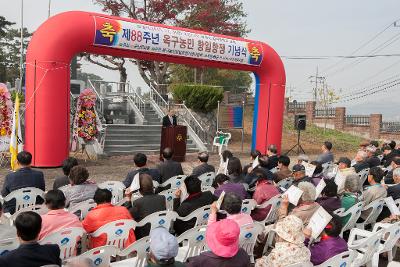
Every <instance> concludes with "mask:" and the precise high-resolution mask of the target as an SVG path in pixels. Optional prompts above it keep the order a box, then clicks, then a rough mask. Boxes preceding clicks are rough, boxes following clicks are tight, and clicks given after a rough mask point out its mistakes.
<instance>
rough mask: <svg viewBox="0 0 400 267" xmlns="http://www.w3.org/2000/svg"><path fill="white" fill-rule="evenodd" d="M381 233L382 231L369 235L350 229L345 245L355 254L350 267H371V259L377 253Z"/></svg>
mask: <svg viewBox="0 0 400 267" xmlns="http://www.w3.org/2000/svg"><path fill="white" fill-rule="evenodd" d="M382 232H383V230H379V231H377V232H374V233H371V232H369V231H366V230H361V229H358V228H353V229H351V232H350V237H349V241H348V242H347V244H348V247H349V249H351V250H353V251H354V252H355V253H356V254H355V258H354V260H353V262H352V263H351V266H352V267H359V266H363V265H367V266H372V258H373V256H374V254H375V253H376V252H377V251H378V248H379V241H380V240H381V236H382ZM358 238H361V239H358Z"/></svg>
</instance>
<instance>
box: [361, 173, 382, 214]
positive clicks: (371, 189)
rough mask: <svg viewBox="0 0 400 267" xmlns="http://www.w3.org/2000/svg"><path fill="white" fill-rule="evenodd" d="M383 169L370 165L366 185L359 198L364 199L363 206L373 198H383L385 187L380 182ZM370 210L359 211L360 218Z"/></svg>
mask: <svg viewBox="0 0 400 267" xmlns="http://www.w3.org/2000/svg"><path fill="white" fill-rule="evenodd" d="M383 174H384V173H383V170H382V169H381V168H380V167H372V168H371V169H370V170H369V173H368V183H369V184H370V186H368V187H367V188H366V189H365V190H364V192H363V194H362V196H361V200H362V201H364V206H367V205H368V204H370V203H371V202H373V201H374V200H377V199H379V198H384V197H386V195H387V192H386V189H385V187H384V186H383V185H382V184H381V181H382V179H383ZM370 212H371V210H365V211H362V212H361V216H360V219H361V221H362V220H365V219H366V218H367V217H368V215H369V214H370Z"/></svg>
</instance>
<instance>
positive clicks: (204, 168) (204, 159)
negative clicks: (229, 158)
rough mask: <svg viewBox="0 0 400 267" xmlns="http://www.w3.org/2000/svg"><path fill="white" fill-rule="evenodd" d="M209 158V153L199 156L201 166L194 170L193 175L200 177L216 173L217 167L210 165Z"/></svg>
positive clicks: (204, 152)
mask: <svg viewBox="0 0 400 267" xmlns="http://www.w3.org/2000/svg"><path fill="white" fill-rule="evenodd" d="M208 157H209V155H208V152H207V151H203V152H200V153H199V154H198V156H197V158H198V159H199V163H200V165H199V166H197V167H195V168H194V169H193V171H192V175H194V176H197V177H199V176H200V175H202V174H205V173H208V172H215V167H214V166H213V165H210V164H208Z"/></svg>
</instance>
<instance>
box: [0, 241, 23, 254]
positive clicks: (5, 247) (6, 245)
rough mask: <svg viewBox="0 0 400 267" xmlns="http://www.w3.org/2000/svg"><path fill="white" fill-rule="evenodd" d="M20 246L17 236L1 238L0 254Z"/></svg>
mask: <svg viewBox="0 0 400 267" xmlns="http://www.w3.org/2000/svg"><path fill="white" fill-rule="evenodd" d="M18 246H19V241H18V238H17V237H15V238H7V239H3V240H0V256H1V255H3V254H4V253H6V252H8V251H11V250H14V249H16V248H18Z"/></svg>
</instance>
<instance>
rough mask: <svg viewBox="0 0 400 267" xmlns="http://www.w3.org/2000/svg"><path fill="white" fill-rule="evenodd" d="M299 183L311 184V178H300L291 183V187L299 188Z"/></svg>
mask: <svg viewBox="0 0 400 267" xmlns="http://www.w3.org/2000/svg"><path fill="white" fill-rule="evenodd" d="M301 182H309V183H313V182H312V178H311V177H308V176H304V177H303V178H301V179H300V180H294V181H293V183H292V185H295V186H299V183H301Z"/></svg>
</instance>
